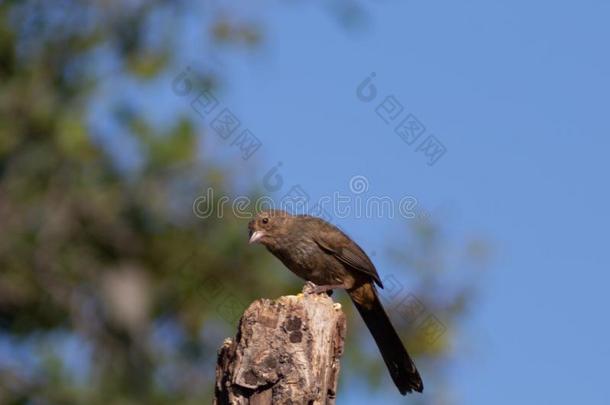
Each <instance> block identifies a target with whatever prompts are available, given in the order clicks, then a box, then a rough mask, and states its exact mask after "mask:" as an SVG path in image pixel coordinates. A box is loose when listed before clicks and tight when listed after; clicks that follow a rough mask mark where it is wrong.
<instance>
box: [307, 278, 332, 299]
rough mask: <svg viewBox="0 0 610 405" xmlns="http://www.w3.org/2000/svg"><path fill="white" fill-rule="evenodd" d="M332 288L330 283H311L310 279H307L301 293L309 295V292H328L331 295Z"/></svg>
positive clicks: (316, 293)
mask: <svg viewBox="0 0 610 405" xmlns="http://www.w3.org/2000/svg"><path fill="white" fill-rule="evenodd" d="M333 288H334V286H332V285H317V284H314V283H312V282H311V281H308V282H306V283H305V285H304V286H303V294H305V295H311V294H315V295H318V294H324V293H326V294H328V295H329V296H332V295H333Z"/></svg>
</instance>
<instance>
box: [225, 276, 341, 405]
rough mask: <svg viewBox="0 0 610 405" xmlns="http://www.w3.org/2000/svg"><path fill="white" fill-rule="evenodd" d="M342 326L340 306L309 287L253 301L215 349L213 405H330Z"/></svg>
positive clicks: (333, 393) (336, 370)
mask: <svg viewBox="0 0 610 405" xmlns="http://www.w3.org/2000/svg"><path fill="white" fill-rule="evenodd" d="M345 327H346V323H345V314H344V313H343V311H342V310H341V305H340V304H335V303H333V301H332V299H331V298H330V297H328V296H327V295H326V294H321V295H317V294H312V293H311V285H309V284H306V285H305V287H304V288H303V293H302V294H299V295H297V296H294V295H291V296H285V297H280V298H279V299H277V300H268V299H260V300H257V301H255V302H253V303H252V304H251V305H250V307H248V309H246V311H245V312H244V314H243V315H242V317H241V320H240V323H239V329H238V331H237V336H236V337H235V339H231V338H227V339H225V341H224V343H223V345H222V346H221V348H220V350H219V353H218V363H217V366H216V387H215V398H214V404H217V405H225V404H231V405H267V404H282V405H283V404H307V405H310V404H311V405H317V404H334V403H335V397H336V392H337V380H338V378H339V358H340V357H341V354H342V353H343V343H344V338H345Z"/></svg>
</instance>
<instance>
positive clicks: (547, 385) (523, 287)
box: [213, 1, 610, 405]
mask: <svg viewBox="0 0 610 405" xmlns="http://www.w3.org/2000/svg"><path fill="white" fill-rule="evenodd" d="M363 5H364V7H365V9H366V10H367V12H368V13H369V15H370V18H369V19H368V23H367V24H366V28H365V29H364V31H361V32H355V33H352V32H350V31H349V30H344V29H341V28H340V27H339V26H338V24H337V22H336V21H335V20H333V19H332V18H331V17H330V16H329V14H328V13H327V12H326V11H324V10H323V9H321V8H319V7H316V6H308V5H305V4H297V5H290V6H283V7H273V8H270V9H271V11H265V12H263V13H262V16H263V17H264V19H265V21H267V23H268V27H267V31H266V34H267V41H268V42H267V45H266V46H265V47H264V48H263V50H262V51H261V52H257V53H253V54H247V55H244V54H243V53H238V52H235V53H225V54H223V55H221V59H222V63H224V66H225V67H224V68H225V69H226V71H227V73H228V74H227V77H228V80H227V83H226V92H225V93H224V94H223V97H224V99H223V102H224V103H225V104H227V105H230V106H231V108H232V109H233V110H234V111H235V112H236V114H237V115H239V117H240V119H241V120H242V122H243V123H245V124H246V125H247V126H248V127H249V128H250V129H251V130H252V131H253V132H254V133H255V134H256V135H257V136H258V137H259V138H260V139H261V141H262V142H263V144H264V145H263V147H262V148H261V150H260V152H258V153H257V154H256V155H255V156H256V158H253V159H251V160H250V161H248V162H243V161H242V160H241V159H239V156H238V153H237V152H236V151H232V150H231V149H230V148H229V147H228V146H227V144H222V143H221V142H217V145H215V146H213V147H215V148H218V149H223V148H224V152H223V153H225V154H226V159H227V161H228V163H227V164H230V165H236V167H239V168H242V167H241V166H239V165H243V166H244V167H246V168H247V170H248V171H251V172H253V173H256V174H255V175H253V176H252V178H253V179H254V180H259V179H260V178H261V177H262V175H263V174H264V173H265V172H266V170H268V169H269V168H270V167H271V166H273V165H274V164H276V163H277V162H278V161H281V162H282V164H283V165H282V168H281V170H282V175H283V176H284V178H285V179H289V180H288V182H289V183H295V184H296V183H298V184H301V185H302V186H303V188H305V189H306V190H307V191H308V192H310V194H311V195H312V196H313V197H314V198H315V197H319V196H321V195H332V193H333V192H334V191H337V190H339V191H347V189H348V181H349V179H350V178H351V177H352V176H354V175H364V176H366V177H367V179H368V180H369V186H370V188H369V190H370V192H371V193H374V194H377V195H389V196H391V197H392V198H394V199H399V198H400V197H402V196H404V195H414V196H417V198H418V199H419V200H420V201H421V202H422V203H423V204H424V205H425V206H426V207H427V208H429V209H430V210H431V211H432V212H433V213H438V214H437V215H441V216H442V221H443V225H444V226H446V227H447V228H448V232H449V233H450V234H451V235H455V237H456V238H457V237H459V236H460V235H463V236H469V235H481V236H484V237H486V238H488V239H489V240H490V241H491V242H492V244H493V246H494V251H495V252H494V260H493V266H492V268H491V269H490V272H489V273H487V274H485V275H484V276H482V277H483V278H484V280H483V284H482V296H481V297H480V299H479V300H478V304H477V306H478V308H477V310H476V312H475V313H474V314H473V319H472V320H470V321H469V322H468V323H467V324H465V325H464V326H463V331H462V332H463V335H462V339H463V340H465V341H466V344H465V347H468V353H465V354H464V355H460V354H459V353H458V355H457V357H456V359H455V362H454V363H455V366H454V367H453V368H452V374H451V381H452V384H453V386H454V387H455V390H456V396H457V397H458V398H461V399H462V401H461V402H463V403H466V404H475V405H476V404H489V403H494V404H513V403H522V404H544V403H549V404H551V403H552V404H571V403H588V404H603V403H609V401H610V394H608V392H607V390H605V389H603V387H604V384H605V383H606V381H607V375H608V374H607V360H608V359H609V358H610V349H609V348H608V343H607V342H609V341H610V326H609V324H608V322H607V321H604V319H607V315H606V314H604V313H603V310H604V309H607V308H608V304H609V303H610V302H609V299H608V298H607V297H608V294H607V292H606V289H607V284H608V282H609V281H610V276H609V275H608V271H609V270H610V266H609V264H610V258H609V249H608V242H609V240H610V239H609V238H608V235H607V232H608V229H610V215H608V212H607V210H606V209H607V207H608V206H609V205H610V193H609V191H608V190H609V187H608V174H609V173H610V170H609V168H610V165H609V164H608V157H607V153H608V150H609V148H610V121H609V120H608V119H607V118H608V107H609V105H610V103H609V101H610V53H608V39H609V38H610V25H609V24H608V20H609V17H610V4H609V3H607V2H601V1H583V2H545V1H541V2H524V1H512V2H484V1H468V2H459V3H455V2H453V3H452V2H442V3H438V2H432V3H431V2H404V3H403V2H395V1H394V2H392V1H369V2H365V3H363ZM371 72H375V73H376V77H375V82H374V83H375V85H376V87H377V89H378V91H379V95H378V100H375V102H373V103H370V104H367V103H363V102H361V101H360V100H358V99H357V98H356V93H355V91H356V87H357V85H358V84H359V83H360V82H361V81H362V80H363V79H364V78H365V77H366V76H367V75H368V74H369V73H371ZM386 95H394V96H395V97H396V99H397V100H398V101H399V102H400V103H401V104H402V105H403V106H404V107H405V111H408V112H411V113H413V114H414V115H415V116H417V117H418V119H419V120H420V121H421V122H422V123H423V124H424V125H425V126H426V129H427V131H428V132H429V133H433V134H435V135H436V136H437V137H438V139H440V140H441V141H442V142H443V144H444V145H445V146H446V148H447V153H446V155H444V156H443V157H442V158H441V159H440V160H439V161H438V163H437V164H436V165H434V166H432V167H430V166H428V165H426V162H425V157H424V156H423V155H422V154H421V153H416V152H415V151H414V149H415V148H414V147H411V146H408V145H406V144H405V143H404V142H402V140H401V139H400V138H399V137H398V136H397V135H395V134H394V133H393V132H392V127H391V126H389V125H386V124H384V123H383V121H381V120H380V119H379V117H378V116H377V115H376V114H375V111H374V107H375V105H376V104H377V101H381V97H385V96H386ZM339 224H340V225H341V226H342V227H343V228H344V229H346V230H347V231H349V232H350V234H352V235H353V236H354V238H356V239H357V240H358V241H360V242H361V244H362V245H364V246H366V247H367V250H375V249H379V248H381V247H382V246H383V245H384V242H385V241H386V240H387V238H388V237H389V235H391V234H392V232H395V231H396V229H397V228H396V225H395V224H393V223H392V221H391V220H387V219H379V220H364V219H349V218H348V219H345V220H341V221H340V223H339ZM376 262H377V264H378V267H379V268H380V272H381V273H383V272H384V263H385V262H384V259H383V258H379V257H378V258H377V259H376ZM429 386H431V387H433V386H434V382H431V383H430V384H429ZM367 395H369V394H367V393H366V392H358V393H357V395H354V396H353V398H349V400H348V399H344V400H343V403H370V401H371V400H372V399H373V398H370V397H368V396H367ZM387 400H388V401H391V402H398V401H399V400H400V397H399V396H398V395H394V394H393V393H391V392H389V393H388V397H387Z"/></svg>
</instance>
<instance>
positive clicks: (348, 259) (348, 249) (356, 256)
mask: <svg viewBox="0 0 610 405" xmlns="http://www.w3.org/2000/svg"><path fill="white" fill-rule="evenodd" d="M346 239H347V238H346ZM347 240H348V241H349V242H351V243H340V244H337V243H330V240H329V235H328V234H326V233H323V232H322V233H318V234H317V235H316V236H315V237H314V241H315V242H316V244H317V245H318V246H320V248H321V249H322V250H324V251H325V252H327V253H329V254H331V255H333V256H334V257H335V258H336V259H337V260H339V261H340V262H342V263H343V264H345V265H347V266H349V267H350V268H352V269H354V270H357V271H361V272H363V273H365V274H367V275H369V276H371V277H372V278H373V280H375V283H377V285H379V287H381V288H383V284H381V280H380V279H379V274H377V270H376V269H375V265H373V262H371V259H369V257H368V256H367V255H366V253H364V251H363V250H362V249H361V248H360V246H358V245H357V244H356V243H355V242H352V241H350V240H349V239H347ZM333 246H336V247H333Z"/></svg>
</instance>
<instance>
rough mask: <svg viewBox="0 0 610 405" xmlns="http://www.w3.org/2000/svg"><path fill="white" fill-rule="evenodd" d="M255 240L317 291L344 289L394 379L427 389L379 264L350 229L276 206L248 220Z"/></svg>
mask: <svg viewBox="0 0 610 405" xmlns="http://www.w3.org/2000/svg"><path fill="white" fill-rule="evenodd" d="M248 229H249V231H250V243H261V244H263V245H264V246H265V247H266V248H267V250H269V251H270V252H271V253H272V254H273V255H274V256H275V257H277V258H278V259H280V260H281V261H282V263H284V265H285V266H286V267H288V269H289V270H290V271H292V272H293V273H295V274H296V275H297V276H299V277H301V278H304V279H305V280H308V281H311V282H312V283H314V284H316V287H315V289H314V291H315V292H316V293H322V292H327V291H329V290H332V289H335V288H344V289H345V290H346V291H347V293H348V294H349V296H350V298H351V299H352V302H353V303H354V305H356V308H357V309H358V312H360V315H361V316H362V319H364V322H365V323H366V326H367V327H368V328H369V330H370V332H371V334H372V335H373V338H374V339H375V342H376V343H377V346H378V347H379V351H380V352H381V356H382V357H383V360H384V361H385V364H386V366H387V367H388V371H389V372H390V375H391V376H392V380H394V384H396V386H397V387H398V390H399V391H400V393H401V394H402V395H405V394H406V393H407V392H412V391H418V392H422V391H423V389H424V384H423V382H422V380H421V377H420V376H419V372H418V371H417V368H416V367H415V364H414V363H413V360H411V357H410V356H409V353H407V350H406V349H405V347H404V346H403V344H402V342H401V340H400V337H399V336H398V333H396V330H395V329H394V327H393V326H392V324H391V323H390V319H389V318H388V316H387V314H386V313H385V311H384V309H383V307H382V306H381V302H380V301H379V297H378V296H377V291H376V289H375V285H374V284H377V285H378V286H379V287H381V288H383V285H382V284H381V280H380V279H379V274H377V270H376V269H375V266H374V265H373V263H372V262H371V260H370V259H369V257H368V256H367V255H366V253H364V251H363V250H362V249H361V248H360V246H358V245H357V244H356V243H355V242H354V241H353V240H351V239H350V238H349V237H348V236H347V235H346V234H344V233H343V232H341V230H339V229H338V228H336V227H335V226H333V225H331V224H329V223H328V222H326V221H324V220H322V219H320V218H316V217H312V216H308V215H296V216H295V215H290V214H288V213H286V212H284V211H279V210H274V211H267V212H261V213H259V214H258V215H257V216H256V218H255V219H253V220H252V221H250V223H249V224H248Z"/></svg>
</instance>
